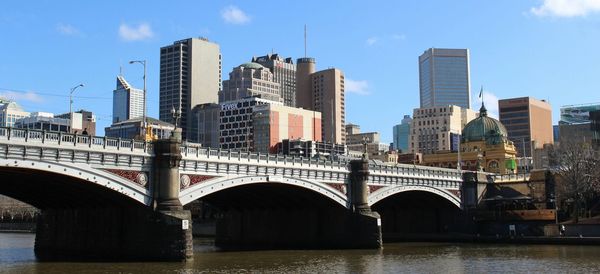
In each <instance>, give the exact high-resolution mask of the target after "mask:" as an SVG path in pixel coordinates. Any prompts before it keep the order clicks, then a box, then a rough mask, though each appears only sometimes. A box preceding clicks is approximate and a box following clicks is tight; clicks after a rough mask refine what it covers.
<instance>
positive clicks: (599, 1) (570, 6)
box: [530, 0, 600, 17]
mask: <svg viewBox="0 0 600 274" xmlns="http://www.w3.org/2000/svg"><path fill="white" fill-rule="evenodd" d="M530 11H531V13H533V14H534V15H537V16H555V17H576V16H586V15H588V14H590V13H593V12H600V0H544V3H543V4H542V5H541V6H539V7H533V8H531V10H530Z"/></svg>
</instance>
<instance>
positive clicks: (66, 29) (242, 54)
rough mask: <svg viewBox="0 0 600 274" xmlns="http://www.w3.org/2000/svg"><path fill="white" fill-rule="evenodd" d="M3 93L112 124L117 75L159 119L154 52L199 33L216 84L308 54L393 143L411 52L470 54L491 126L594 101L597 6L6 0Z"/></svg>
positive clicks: (577, 1) (598, 83) (599, 55)
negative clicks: (510, 112) (532, 104)
mask: <svg viewBox="0 0 600 274" xmlns="http://www.w3.org/2000/svg"><path fill="white" fill-rule="evenodd" d="M0 6H1V8H0V37H1V39H0V96H1V97H6V98H9V99H13V100H16V101H17V102H18V103H19V104H21V105H22V106H23V107H24V108H25V110H27V111H30V112H34V111H43V112H52V113H65V112H68V110H69V91H70V89H71V88H72V87H74V86H76V85H78V84H80V83H83V84H84V85H85V86H84V87H82V88H79V89H77V90H76V91H75V93H74V94H73V95H74V99H73V100H74V103H73V108H74V109H82V108H83V109H86V110H91V111H93V112H94V113H95V114H96V115H97V119H98V120H97V122H98V123H97V130H98V132H99V133H100V134H102V133H103V128H104V127H106V126H109V125H110V123H111V121H112V118H111V117H112V91H113V90H114V89H115V86H116V76H117V75H118V74H119V72H120V69H122V73H123V75H124V76H125V78H126V79H127V80H128V81H129V82H130V83H131V84H132V85H134V86H136V87H138V88H141V87H142V86H143V80H142V79H143V67H142V66H141V65H139V64H128V61H130V60H147V64H148V72H147V78H148V114H149V116H152V117H157V116H158V104H159V102H158V87H159V77H158V76H159V63H160V59H159V50H160V47H162V46H166V45H169V44H172V43H173V42H174V41H176V40H180V39H185V38H190V37H200V36H202V37H207V38H208V39H209V40H211V41H213V42H216V43H218V44H219V45H220V47H221V54H222V56H223V79H224V80H225V79H228V77H229V76H228V73H229V72H230V71H231V70H232V69H233V68H234V67H235V66H238V65H240V64H242V63H245V62H248V61H249V60H250V59H251V58H252V56H261V55H265V54H267V53H271V52H276V53H279V54H281V55H283V56H284V57H293V58H294V59H296V58H298V57H303V56H304V40H303V39H304V34H303V32H304V25H305V24H306V26H307V29H308V35H307V53H308V56H310V57H314V58H316V62H317V69H319V70H320V69H327V68H331V67H335V68H339V69H341V70H342V71H343V72H344V74H345V77H346V122H347V123H354V124H358V125H360V126H361V130H362V131H363V132H368V131H377V132H380V133H381V139H382V141H385V142H391V141H392V127H393V126H394V125H396V124H399V123H400V121H401V120H402V117H403V115H405V114H412V110H413V109H414V108H416V107H419V82H418V79H419V78H418V56H419V55H420V54H422V53H423V52H424V51H425V50H426V49H428V48H431V47H437V48H468V49H469V50H470V58H471V60H470V66H471V87H472V88H471V97H472V101H473V103H472V107H473V108H475V109H476V110H477V109H479V104H480V103H479V102H478V93H479V89H480V87H481V86H483V88H484V91H485V92H484V100H485V101H486V107H487V108H488V111H489V112H490V113H491V114H492V115H496V117H497V108H498V107H497V102H496V101H497V99H498V98H499V99H504V98H513V97H521V96H531V97H534V98H537V99H545V100H547V101H549V102H550V104H551V105H552V111H553V114H552V115H553V122H554V123H555V124H556V123H557V122H558V120H559V109H560V107H561V106H564V105H573V104H586V103H594V102H600V65H599V64H600V50H599V49H600V0H502V1H480V0H464V1H441V0H440V1H431V0H422V1H375V0H374V1H358V0H356V1H353V0H348V1H341V0H339V1H335V0H334V1H312V0H306V1H276V0H273V1H262V0H255V1H184V0H178V1H110V0H105V1H74V0H73V1H61V0H54V1H43V0H41V1H28V0H21V1H4V2H3V3H2V4H0Z"/></svg>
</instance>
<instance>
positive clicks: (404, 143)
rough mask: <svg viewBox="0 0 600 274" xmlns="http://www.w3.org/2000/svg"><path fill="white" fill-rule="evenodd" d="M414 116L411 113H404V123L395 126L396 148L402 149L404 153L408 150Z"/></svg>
mask: <svg viewBox="0 0 600 274" xmlns="http://www.w3.org/2000/svg"><path fill="white" fill-rule="evenodd" d="M411 123H412V118H410V115H404V119H402V123H401V124H399V125H395V126H394V149H397V150H400V151H402V153H407V152H408V138H409V136H410V124H411Z"/></svg>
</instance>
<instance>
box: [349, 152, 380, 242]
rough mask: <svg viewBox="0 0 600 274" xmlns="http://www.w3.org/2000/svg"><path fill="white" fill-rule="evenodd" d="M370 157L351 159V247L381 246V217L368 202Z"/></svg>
mask: <svg viewBox="0 0 600 274" xmlns="http://www.w3.org/2000/svg"><path fill="white" fill-rule="evenodd" d="M368 178H369V162H368V159H365V158H363V159H359V160H352V161H350V191H349V192H348V196H349V199H348V200H349V201H350V217H349V218H350V225H349V227H348V228H349V232H350V237H349V238H348V243H349V244H350V246H349V247H351V248H381V246H382V244H383V242H382V239H381V217H380V216H379V214H378V213H377V212H375V211H372V210H371V207H370V206H369V203H368V196H369V192H368V186H367V181H368Z"/></svg>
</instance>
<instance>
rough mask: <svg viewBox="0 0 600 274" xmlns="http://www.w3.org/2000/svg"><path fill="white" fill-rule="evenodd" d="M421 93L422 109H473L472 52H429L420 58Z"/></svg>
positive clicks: (453, 50) (460, 50) (442, 50)
mask: <svg viewBox="0 0 600 274" xmlns="http://www.w3.org/2000/svg"><path fill="white" fill-rule="evenodd" d="M419 90H420V99H421V108H428V107H439V106H441V107H443V106H448V105H455V106H459V107H461V108H470V107H471V99H470V98H471V88H470V72H469V50H468V49H436V48H430V49H428V50H426V51H425V52H424V53H423V54H422V55H421V56H419Z"/></svg>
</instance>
